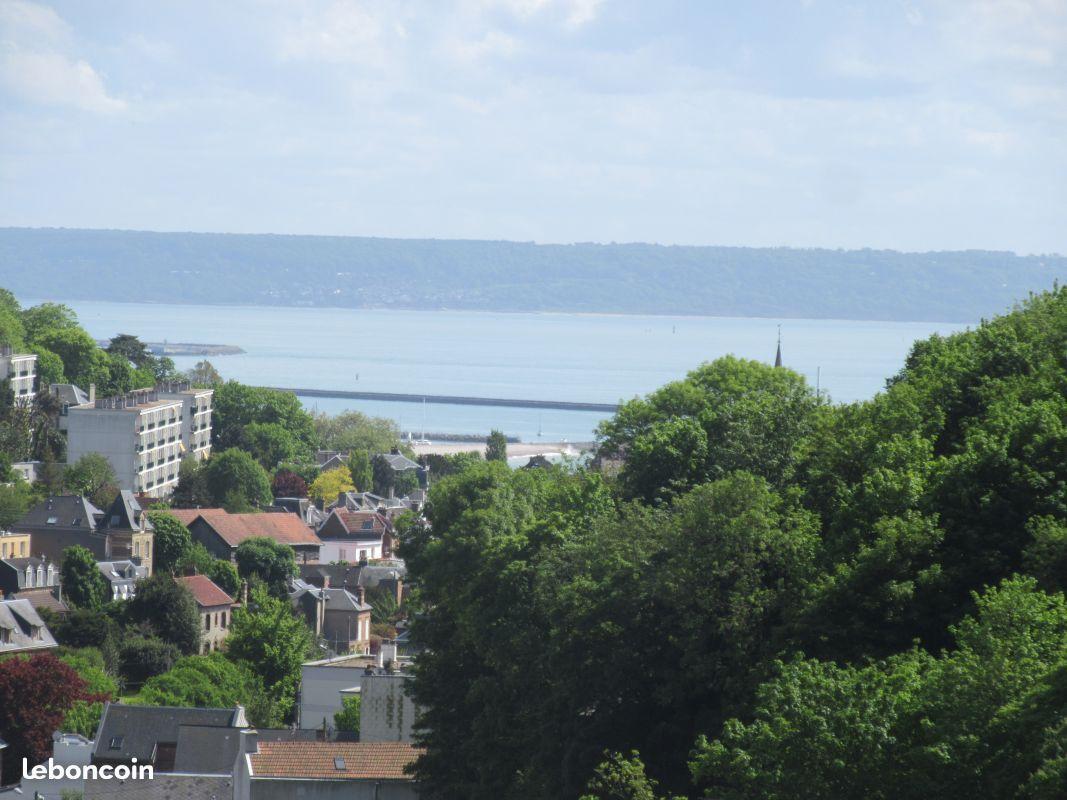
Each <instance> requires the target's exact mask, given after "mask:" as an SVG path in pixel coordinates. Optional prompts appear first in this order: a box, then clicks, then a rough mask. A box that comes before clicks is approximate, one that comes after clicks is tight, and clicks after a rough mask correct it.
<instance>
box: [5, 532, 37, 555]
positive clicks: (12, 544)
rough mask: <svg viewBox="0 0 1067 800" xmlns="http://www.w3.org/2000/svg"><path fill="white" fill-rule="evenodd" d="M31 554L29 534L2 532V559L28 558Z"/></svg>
mask: <svg viewBox="0 0 1067 800" xmlns="http://www.w3.org/2000/svg"><path fill="white" fill-rule="evenodd" d="M30 552H31V551H30V535H29V534H28V533H17V532H15V531H3V530H0V558H26V557H27V556H29V555H30Z"/></svg>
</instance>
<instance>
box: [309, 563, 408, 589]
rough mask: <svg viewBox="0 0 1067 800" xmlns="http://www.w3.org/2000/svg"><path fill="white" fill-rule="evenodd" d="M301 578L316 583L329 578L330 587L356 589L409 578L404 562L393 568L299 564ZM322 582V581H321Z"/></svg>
mask: <svg viewBox="0 0 1067 800" xmlns="http://www.w3.org/2000/svg"><path fill="white" fill-rule="evenodd" d="M297 566H298V567H299V569H300V577H301V578H303V579H304V580H309V579H310V580H312V581H315V580H316V579H319V578H329V579H330V586H338V587H342V588H344V587H355V586H362V587H364V588H366V589H373V588H374V587H376V586H378V585H379V584H380V583H381V582H382V581H396V580H404V578H405V577H406V576H407V567H406V566H405V565H404V564H403V562H400V561H398V562H396V563H395V565H393V566H385V565H382V566H378V565H370V564H368V565H367V566H352V565H348V564H298V565H297ZM319 582H321V581H319Z"/></svg>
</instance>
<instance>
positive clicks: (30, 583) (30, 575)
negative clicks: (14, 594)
mask: <svg viewBox="0 0 1067 800" xmlns="http://www.w3.org/2000/svg"><path fill="white" fill-rule="evenodd" d="M26 588H27V589H31V588H33V567H30V566H27V567H26Z"/></svg>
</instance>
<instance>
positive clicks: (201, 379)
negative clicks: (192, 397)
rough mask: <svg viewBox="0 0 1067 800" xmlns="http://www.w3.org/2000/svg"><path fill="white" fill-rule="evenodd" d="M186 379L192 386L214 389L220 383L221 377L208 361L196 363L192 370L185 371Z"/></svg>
mask: <svg viewBox="0 0 1067 800" xmlns="http://www.w3.org/2000/svg"><path fill="white" fill-rule="evenodd" d="M185 377H186V379H187V380H188V381H189V382H190V383H191V384H193V386H197V387H202V388H208V389H210V388H214V387H215V386H217V385H219V384H220V383H222V375H220V374H219V371H218V370H217V369H215V367H214V365H212V363H211V362H210V361H208V360H206V359H205V360H204V361H197V362H196V364H195V365H194V366H193V368H192V369H190V370H188V371H186V373H185Z"/></svg>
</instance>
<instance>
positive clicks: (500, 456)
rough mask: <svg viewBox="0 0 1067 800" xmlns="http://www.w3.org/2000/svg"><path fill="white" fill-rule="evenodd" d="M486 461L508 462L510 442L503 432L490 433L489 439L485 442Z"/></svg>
mask: <svg viewBox="0 0 1067 800" xmlns="http://www.w3.org/2000/svg"><path fill="white" fill-rule="evenodd" d="M485 460H486V461H507V460H508V440H507V437H505V436H504V434H503V433H502V432H500V431H498V430H493V431H491V432H490V434H489V438H488V439H486V440H485Z"/></svg>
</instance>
